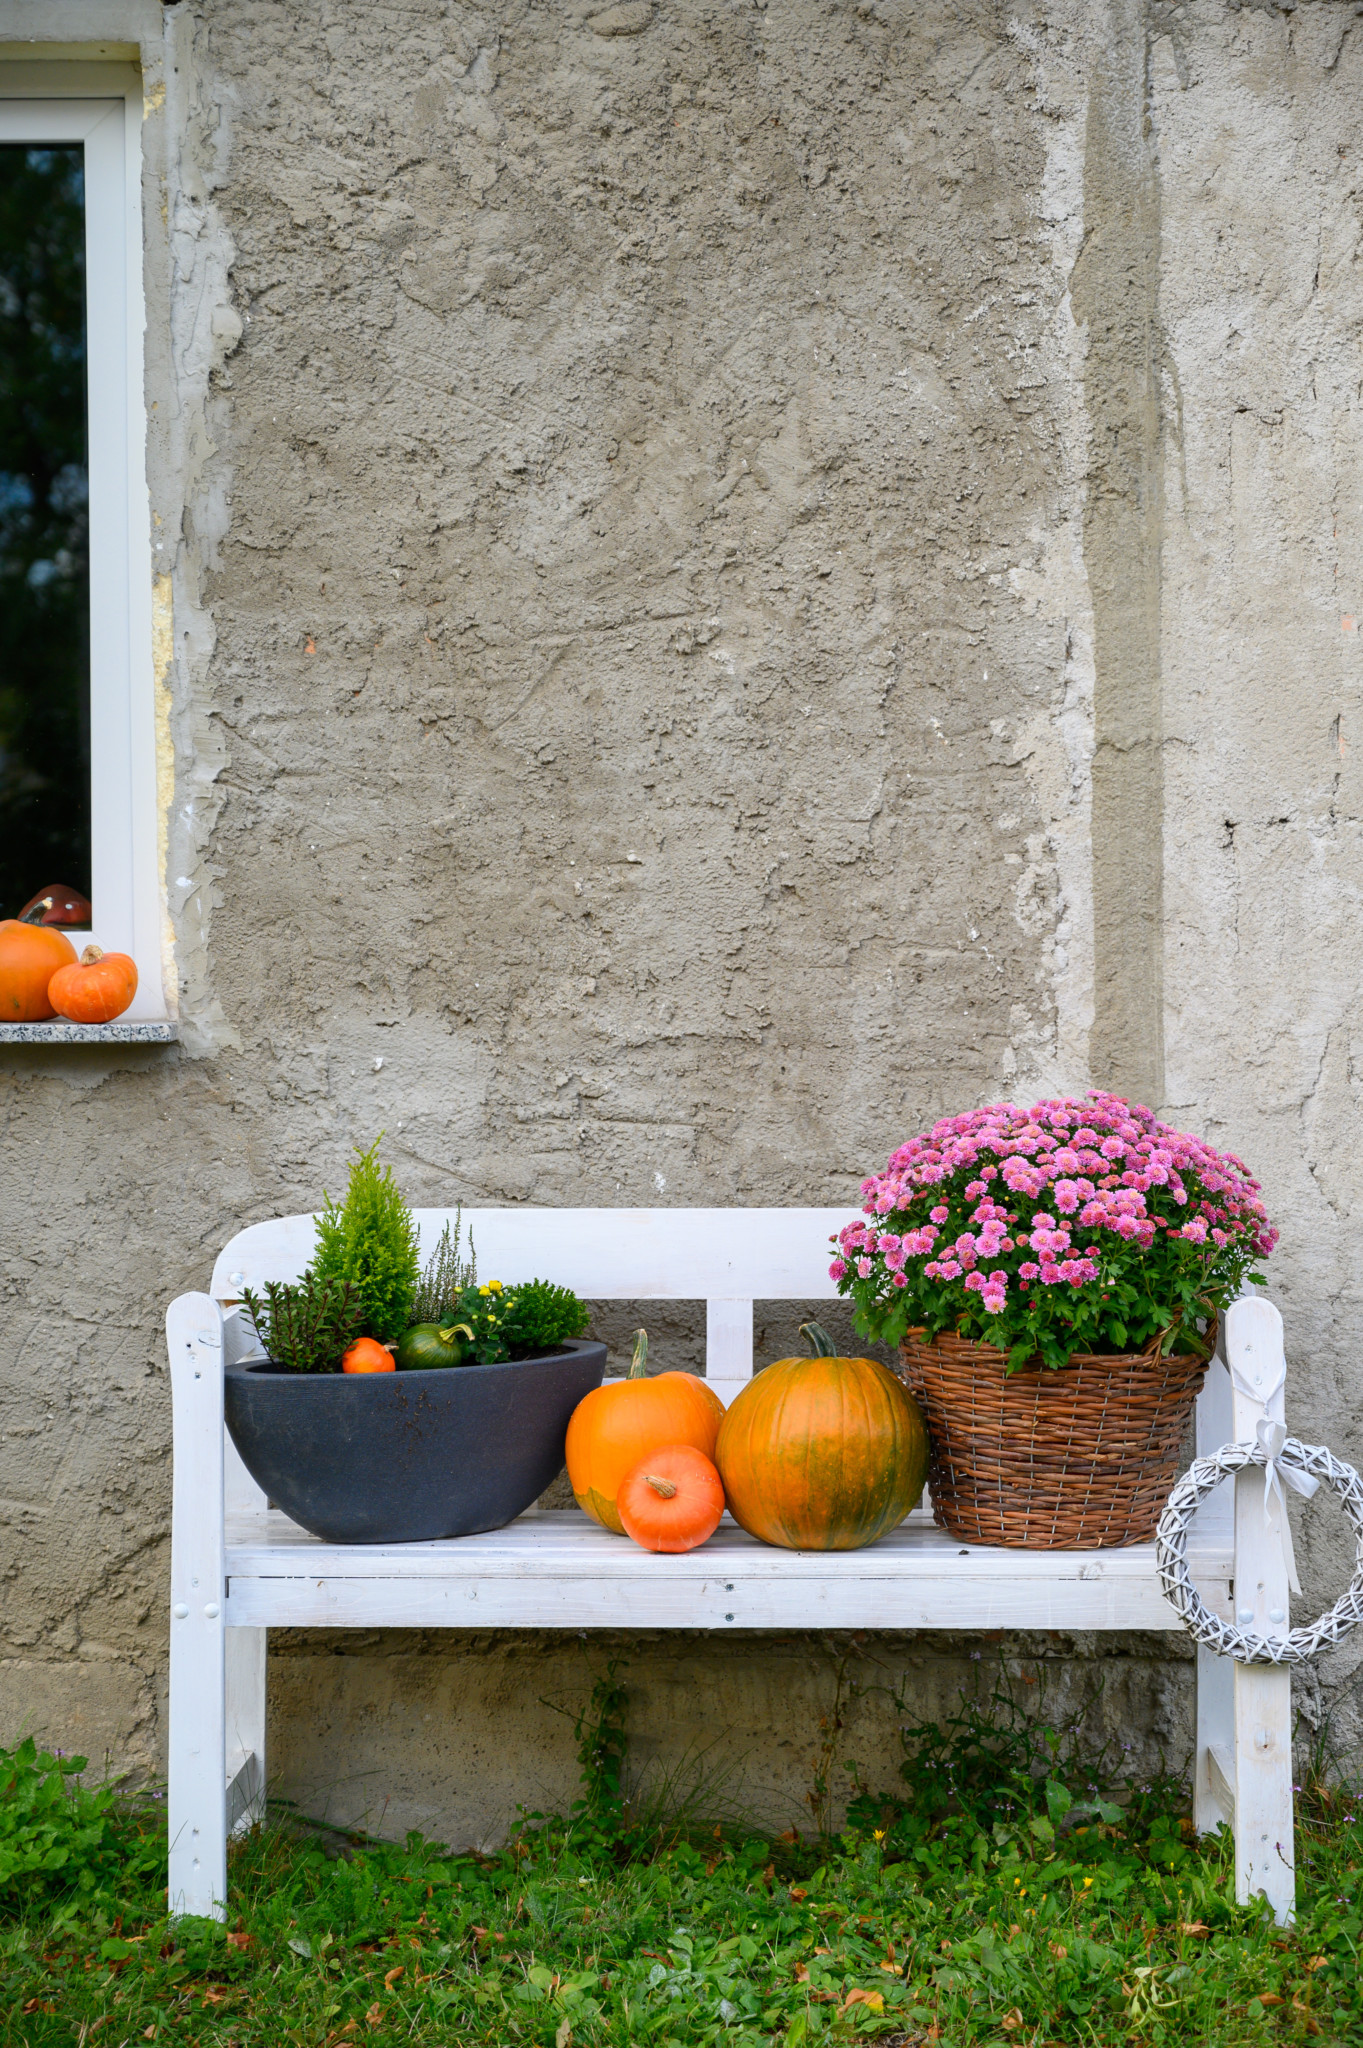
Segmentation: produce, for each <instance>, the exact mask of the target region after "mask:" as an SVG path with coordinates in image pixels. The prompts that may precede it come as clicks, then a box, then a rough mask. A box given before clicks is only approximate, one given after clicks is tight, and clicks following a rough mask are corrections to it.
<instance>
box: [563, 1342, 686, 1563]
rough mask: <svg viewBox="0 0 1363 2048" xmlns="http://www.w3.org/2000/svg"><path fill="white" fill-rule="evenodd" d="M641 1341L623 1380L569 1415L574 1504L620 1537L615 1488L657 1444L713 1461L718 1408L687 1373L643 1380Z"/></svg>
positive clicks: (645, 1352) (587, 1399)
mask: <svg viewBox="0 0 1363 2048" xmlns="http://www.w3.org/2000/svg"><path fill="white" fill-rule="evenodd" d="M647 1360H648V1338H647V1336H646V1335H645V1333H644V1331H642V1330H636V1331H635V1333H634V1358H633V1361H632V1362H631V1365H630V1369H629V1377H628V1379H623V1380H615V1381H611V1382H608V1383H607V1384H606V1385H605V1386H604V1387H594V1388H593V1389H592V1391H591V1393H590V1394H587V1395H585V1396H584V1397H583V1399H582V1400H581V1401H579V1402H578V1404H577V1406H576V1408H574V1410H573V1414H572V1420H571V1421H570V1422H569V1424H568V1441H567V1445H566V1454H567V1460H568V1479H569V1482H570V1484H571V1485H572V1489H573V1497H574V1499H575V1500H576V1502H577V1504H578V1506H579V1507H580V1508H581V1509H582V1511H583V1513H584V1514H588V1515H590V1516H591V1517H592V1519H593V1521H596V1522H599V1523H600V1524H601V1526H602V1528H603V1529H613V1530H614V1531H615V1534H616V1535H617V1536H623V1535H624V1533H625V1525H624V1523H623V1522H622V1521H621V1520H620V1513H619V1509H618V1508H617V1507H616V1497H617V1495H618V1493H619V1491H620V1481H621V1480H622V1479H623V1478H624V1476H625V1474H626V1473H627V1472H628V1471H629V1470H630V1468H631V1466H633V1465H637V1464H638V1462H639V1460H640V1458H642V1457H644V1456H645V1455H646V1454H647V1453H648V1452H649V1451H653V1450H657V1449H658V1447H659V1446H660V1445H661V1444H690V1445H691V1446H692V1447H693V1448H694V1449H695V1450H698V1451H703V1452H704V1453H705V1455H706V1457H707V1458H712V1457H713V1456H714V1451H715V1436H716V1434H717V1432H718V1430H719V1425H720V1422H721V1420H722V1418H723V1415H724V1403H723V1402H722V1401H721V1400H720V1398H719V1395H718V1394H716V1393H715V1392H714V1391H713V1390H712V1389H711V1388H710V1387H707V1386H706V1384H705V1382H704V1380H702V1379H698V1378H697V1377H696V1375H695V1373H692V1372H660V1373H657V1374H656V1375H655V1376H654V1377H653V1378H652V1379H650V1378H648V1376H647V1371H646V1367H647Z"/></svg>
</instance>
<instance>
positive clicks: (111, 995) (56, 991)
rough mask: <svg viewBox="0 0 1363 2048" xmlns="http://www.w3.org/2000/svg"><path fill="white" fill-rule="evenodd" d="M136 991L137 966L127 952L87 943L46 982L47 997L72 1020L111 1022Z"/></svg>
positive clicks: (120, 1013) (92, 1022) (89, 1022)
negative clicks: (77, 956) (79, 953)
mask: <svg viewBox="0 0 1363 2048" xmlns="http://www.w3.org/2000/svg"><path fill="white" fill-rule="evenodd" d="M136 994H137V967H136V965H135V963H134V962H133V960H132V959H131V957H130V956H129V955H128V954H127V953H106V952H105V951H104V950H103V948H102V947H100V946H87V947H86V948H85V951H84V952H83V953H82V954H81V956H80V959H79V960H77V961H75V962H74V963H73V964H72V965H71V966H69V967H59V968H58V969H57V971H56V973H55V974H54V975H53V977H52V979H51V981H49V983H48V984H47V1000H48V1001H49V1002H50V1003H51V1005H52V1007H53V1009H54V1010H55V1011H56V1013H57V1015H58V1016H59V1017H66V1018H68V1019H69V1020H70V1022H71V1023H72V1024H112V1022H113V1020H114V1018H115V1017H121V1016H122V1015H123V1012H124V1011H125V1010H126V1009H127V1007H128V1005H129V1003H130V1002H131V1001H132V999H133V997H134V996H135V995H136Z"/></svg>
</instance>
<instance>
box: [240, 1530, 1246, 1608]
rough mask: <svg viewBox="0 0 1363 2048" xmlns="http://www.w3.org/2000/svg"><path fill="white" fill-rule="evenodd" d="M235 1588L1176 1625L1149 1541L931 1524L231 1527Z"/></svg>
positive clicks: (252, 1595)
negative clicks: (700, 1540) (854, 1532)
mask: <svg viewBox="0 0 1363 2048" xmlns="http://www.w3.org/2000/svg"><path fill="white" fill-rule="evenodd" d="M1196 1564H1197V1570H1198V1575H1199V1582H1200V1583H1202V1584H1203V1585H1205V1586H1206V1587H1207V1588H1208V1591H1209V1594H1210V1595H1211V1597H1212V1598H1213V1600H1214V1601H1215V1602H1216V1604H1218V1605H1220V1606H1222V1607H1224V1602H1225V1599H1226V1594H1227V1587H1228V1582H1229V1558H1228V1557H1227V1556H1226V1555H1225V1553H1204V1554H1199V1555H1198V1556H1197V1559H1196ZM227 1573H228V1613H229V1618H230V1620H231V1621H232V1623H233V1624H234V1625H237V1624H238V1623H250V1624H255V1625H268V1626H270V1627H283V1626H289V1627H303V1626H308V1625H313V1626H319V1627H356V1628H359V1627H363V1628H373V1627H382V1626H395V1627H397V1626H400V1627H453V1628H489V1627H536V1628H592V1627H601V1628H604V1627H610V1628H804V1627H825V1628H894V1629H904V1628H1002V1627H1014V1628H1065V1629H1081V1628H1082V1629H1089V1628H1107V1629H1111V1628H1141V1629H1169V1628H1175V1627H1177V1626H1178V1621H1177V1618H1176V1616H1175V1615H1174V1613H1173V1610H1172V1609H1171V1608H1170V1607H1169V1606H1168V1605H1167V1603H1166V1602H1165V1601H1164V1599H1163V1597H1162V1596H1161V1594H1160V1591H1159V1586H1158V1582H1157V1580H1156V1578H1155V1572H1154V1551H1153V1546H1151V1545H1149V1544H1139V1545H1134V1546H1132V1547H1131V1548H1129V1549H1125V1550H1103V1551H1010V1550H986V1549H981V1548H971V1547H969V1546H965V1545H961V1544H958V1543H956V1542H954V1541H953V1540H952V1539H951V1538H950V1537H949V1536H947V1535H946V1534H945V1533H944V1532H943V1531H942V1530H940V1529H937V1528H935V1527H934V1526H933V1525H932V1523H931V1522H930V1521H928V1520H927V1519H926V1518H925V1517H923V1516H921V1515H920V1514H915V1515H914V1516H912V1517H910V1519H909V1520H908V1521H907V1522H905V1523H903V1524H902V1525H901V1526H900V1528H898V1529H896V1530H894V1531H893V1532H892V1533H891V1534H890V1535H889V1536H886V1537H884V1538H883V1539H882V1540H881V1541H880V1542H879V1543H875V1544H872V1545H870V1546H869V1547H868V1548H866V1549H863V1550H855V1551H789V1550H778V1549H775V1548H773V1547H772V1546H770V1545H768V1544H764V1543H759V1542H757V1541H756V1540H755V1539H754V1538H753V1537H751V1536H748V1535H746V1534H745V1533H744V1531H743V1530H741V1529H739V1528H737V1527H736V1526H735V1525H734V1524H733V1523H732V1522H731V1521H730V1520H729V1518H728V1516H727V1515H726V1516H725V1518H724V1521H723V1522H722V1523H721V1525H720V1528H719V1529H718V1530H717V1531H716V1533H715V1535H714V1536H713V1537H711V1539H710V1541H709V1542H708V1543H706V1544H703V1545H702V1546H701V1547H700V1548H699V1549H698V1550H694V1551H690V1552H688V1553H687V1554H686V1555H685V1556H683V1557H656V1556H653V1555H651V1554H650V1553H648V1552H646V1551H642V1550H640V1549H638V1548H637V1546H636V1545H634V1544H632V1543H629V1542H627V1541H626V1539H625V1538H623V1537H619V1536H612V1535H611V1534H610V1533H609V1532H608V1531H607V1530H604V1529H601V1528H599V1527H598V1526H597V1525H596V1524H595V1523H594V1522H592V1521H590V1520H589V1519H588V1517H586V1516H585V1515H578V1514H576V1513H572V1512H563V1513H555V1512H532V1513H531V1514H528V1515H523V1516H522V1517H521V1518H520V1520H519V1521H517V1522H513V1523H512V1524H511V1525H510V1526H509V1527H508V1528H506V1529H498V1530H493V1531H490V1532H489V1533H488V1534H487V1535H483V1536H464V1537H458V1538H454V1539H451V1540H449V1541H447V1542H441V1543H409V1544H401V1545H390V1546H383V1545H367V1544H347V1545H338V1544H325V1543H320V1542H318V1541H317V1540H316V1539H315V1538H313V1537H310V1536H309V1535H307V1533H306V1531H304V1530H301V1529H299V1528H298V1527H297V1525H296V1524H294V1523H292V1522H290V1521H289V1520H288V1518H287V1516H284V1515H280V1514H278V1513H273V1514H267V1515H256V1516H252V1517H237V1518H235V1519H234V1521H233V1524H232V1527H231V1530H230V1534H229V1542H228V1550H227ZM1218 1594H1219V1599H1218V1598H1217V1596H1218Z"/></svg>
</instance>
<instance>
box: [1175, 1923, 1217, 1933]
mask: <svg viewBox="0 0 1363 2048" xmlns="http://www.w3.org/2000/svg"><path fill="white" fill-rule="evenodd" d="M1178 1931H1179V1933H1180V1934H1210V1933H1211V1929H1210V1928H1209V1927H1208V1925H1207V1923H1206V1921H1205V1920H1180V1921H1179V1923H1178Z"/></svg>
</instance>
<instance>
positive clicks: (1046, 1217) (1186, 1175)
mask: <svg viewBox="0 0 1363 2048" xmlns="http://www.w3.org/2000/svg"><path fill="white" fill-rule="evenodd" d="M862 1196H863V1208H864V1212H865V1218H866V1220H865V1221H858V1222H854V1223H850V1224H848V1225H847V1226H846V1227H845V1228H844V1229H843V1230H842V1231H841V1233H840V1234H839V1237H838V1238H837V1239H835V1240H834V1242H835V1244H836V1246H837V1256H836V1257H835V1259H834V1261H833V1266H832V1269H831V1270H832V1276H833V1278H834V1279H835V1280H836V1281H837V1283H838V1287H839V1291H840V1292H841V1293H843V1294H846V1295H850V1296H851V1297H852V1299H853V1300H854V1301H855V1303H856V1324H857V1328H858V1329H859V1330H860V1331H861V1332H862V1334H863V1335H864V1336H866V1337H870V1338H871V1339H873V1340H875V1341H878V1342H880V1343H885V1344H897V1345H898V1346H899V1348H900V1355H901V1357H902V1359H903V1364H904V1376H905V1379H906V1380H907V1382H908V1385H909V1387H910V1389H911V1390H912V1392H913V1393H914V1394H915V1396H916V1397H917V1399H918V1402H919V1405H920V1407H921V1408H922V1410H923V1413H924V1418H925V1420H926V1422H927V1425H928V1437H929V1446H930V1462H929V1467H928V1484H929V1487H930V1489H931V1493H932V1501H933V1508H934V1512H935V1514H936V1517H937V1520H938V1521H939V1522H940V1523H941V1524H942V1526H943V1527H944V1528H946V1529H947V1530H948V1531H949V1532H950V1533H951V1534H952V1535H953V1536H956V1537H959V1538H961V1539H962V1540H964V1541H967V1542H971V1543H989V1544H1013V1545H1017V1546H1019V1547H1022V1548H1028V1549H1091V1548H1101V1547H1104V1546H1107V1545H1115V1544H1123V1543H1139V1542H1146V1541H1149V1540H1150V1538H1151V1537H1152V1536H1153V1534H1154V1529H1155V1523H1156V1521H1157V1520H1158V1518H1159V1514H1160V1510H1161V1508H1162V1507H1163V1505H1164V1501H1165V1499H1166V1497H1167V1495H1168V1492H1169V1488H1170V1487H1171V1486H1172V1484H1173V1482H1174V1480H1175V1478H1176V1477H1177V1475H1178V1470H1179V1458H1180V1454H1181V1451H1182V1447H1183V1442H1184V1437H1185V1434H1186V1431H1187V1427H1188V1422H1189V1419H1190V1415H1191V1410H1192V1404H1193V1401H1194V1399H1195V1398H1196V1395H1197V1391H1198V1389H1199V1387H1200V1386H1201V1383H1202V1378H1203V1375H1204V1373H1205V1371H1206V1366H1207V1361H1208V1359H1209V1358H1210V1356H1211V1353H1212V1351H1213V1349H1214V1348H1215V1343H1216V1328H1217V1321H1218V1318H1219V1316H1220V1315H1221V1314H1222V1313H1223V1312H1224V1310H1225V1309H1226V1308H1227V1307H1228V1306H1229V1304H1230V1303H1231V1302H1232V1301H1233V1300H1234V1299H1235V1296H1236V1295H1237V1294H1238V1293H1239V1291H1240V1289H1241V1286H1242V1285H1243V1283H1244V1282H1245V1281H1246V1280H1249V1281H1252V1282H1254V1283H1255V1284H1257V1285H1262V1284H1263V1282H1262V1280H1261V1278H1260V1276H1259V1274H1258V1273H1257V1272H1256V1271H1255V1270H1254V1268H1255V1266H1256V1265H1257V1263H1258V1261H1259V1260H1260V1259H1262V1258H1264V1257H1266V1256H1267V1255H1268V1253H1269V1252H1271V1251H1272V1249H1273V1246H1274V1245H1275V1244H1276V1242H1277V1232H1276V1231H1275V1230H1274V1229H1273V1228H1272V1226H1271V1225H1270V1223H1269V1221H1268V1218H1267V1214H1266V1211H1265V1208H1264V1204H1263V1200H1262V1197H1261V1194H1260V1189H1259V1183H1258V1182H1257V1181H1256V1180H1255V1179H1254V1178H1253V1176H1252V1175H1251V1174H1250V1173H1249V1171H1248V1169H1247V1168H1246V1167H1245V1165H1244V1164H1243V1162H1242V1161H1241V1160H1239V1159H1237V1158H1236V1157H1235V1156H1234V1154H1232V1153H1224V1154H1223V1153H1219V1152H1216V1151H1214V1150H1213V1149H1212V1147H1211V1146H1210V1145H1208V1144H1206V1143H1204V1142H1203V1141H1202V1140H1201V1139H1198V1138H1194V1137H1190V1136H1188V1135H1187V1134H1186V1133H1184V1132H1181V1131H1176V1130H1173V1129H1172V1128H1171V1127H1170V1126H1169V1125H1167V1124H1164V1123H1161V1122H1160V1120H1159V1119H1158V1118H1157V1117H1156V1116H1154V1115H1153V1114H1152V1113H1151V1112H1150V1111H1149V1110H1148V1109H1143V1108H1141V1107H1139V1106H1136V1105H1133V1104H1131V1103H1128V1102H1125V1101H1123V1100H1122V1099H1121V1097H1120V1096H1116V1095H1108V1094H1101V1093H1094V1094H1092V1095H1090V1096H1088V1097H1086V1098H1085V1099H1083V1100H1075V1099H1071V1098H1068V1097H1063V1098H1058V1099H1056V1100H1053V1101H1048V1102H1039V1103H1037V1104H1035V1105H1034V1106H1033V1107H1032V1108H1031V1109H1025V1110H1024V1109H1017V1108H1015V1107H1014V1106H1013V1105H1012V1104H1011V1103H1002V1104H997V1105H994V1106H993V1107H990V1108H988V1109H980V1110H973V1111H971V1112H970V1113H969V1114H967V1115H964V1116H956V1117H948V1118H946V1119H944V1120H943V1121H942V1122H940V1123H938V1124H936V1125H934V1127H933V1128H932V1130H930V1131H928V1132H925V1133H924V1134H923V1135H922V1136H920V1137H916V1138H912V1139H910V1141H909V1142H908V1144H906V1145H903V1146H901V1147H900V1148H899V1150H898V1151H897V1152H895V1153H894V1154H893V1156H892V1157H891V1159H890V1161H889V1164H888V1166H887V1167H886V1169H885V1171H884V1173H881V1174H876V1175H873V1176H872V1177H871V1178H870V1179H869V1180H867V1181H864V1182H863V1184H862Z"/></svg>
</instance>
